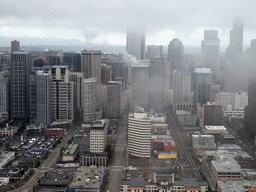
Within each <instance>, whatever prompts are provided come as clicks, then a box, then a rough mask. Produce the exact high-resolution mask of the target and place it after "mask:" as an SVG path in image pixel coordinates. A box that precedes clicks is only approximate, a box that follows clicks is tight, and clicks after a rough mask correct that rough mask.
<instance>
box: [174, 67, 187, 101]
mask: <svg viewBox="0 0 256 192" xmlns="http://www.w3.org/2000/svg"><path fill="white" fill-rule="evenodd" d="M172 82H173V101H174V102H188V101H189V95H191V74H190V72H189V71H188V70H185V69H183V70H177V71H176V70H174V71H173V81H172Z"/></svg>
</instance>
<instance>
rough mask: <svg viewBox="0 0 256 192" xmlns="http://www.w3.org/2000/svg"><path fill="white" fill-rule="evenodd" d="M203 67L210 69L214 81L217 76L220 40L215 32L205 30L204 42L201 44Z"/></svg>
mask: <svg viewBox="0 0 256 192" xmlns="http://www.w3.org/2000/svg"><path fill="white" fill-rule="evenodd" d="M201 52H202V58H203V61H202V62H203V67H205V68H210V69H211V70H212V73H213V78H214V79H215V80H216V79H217V78H218V74H219V57H220V56H219V55H220V40H219V38H218V31H217V30H205V31H204V40H203V41H202V42H201Z"/></svg>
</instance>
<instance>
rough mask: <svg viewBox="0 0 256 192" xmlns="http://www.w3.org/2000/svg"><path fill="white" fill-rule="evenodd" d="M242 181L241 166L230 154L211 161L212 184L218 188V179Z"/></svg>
mask: <svg viewBox="0 0 256 192" xmlns="http://www.w3.org/2000/svg"><path fill="white" fill-rule="evenodd" d="M224 180H225V181H241V180H242V176H241V166H240V165H239V164H238V163H237V161H236V160H235V159H234V158H233V157H231V156H229V155H225V156H222V157H221V158H220V159H218V160H215V161H211V184H212V186H213V187H214V189H217V182H218V181H224Z"/></svg>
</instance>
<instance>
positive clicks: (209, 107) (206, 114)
mask: <svg viewBox="0 0 256 192" xmlns="http://www.w3.org/2000/svg"><path fill="white" fill-rule="evenodd" d="M202 122H203V125H202V128H203V127H204V126H206V125H222V107H221V105H218V104H211V103H210V102H209V103H207V104H204V105H203V121H202Z"/></svg>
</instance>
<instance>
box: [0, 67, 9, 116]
mask: <svg viewBox="0 0 256 192" xmlns="http://www.w3.org/2000/svg"><path fill="white" fill-rule="evenodd" d="M9 82H10V73H9V72H7V71H0V119H8V118H9Z"/></svg>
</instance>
